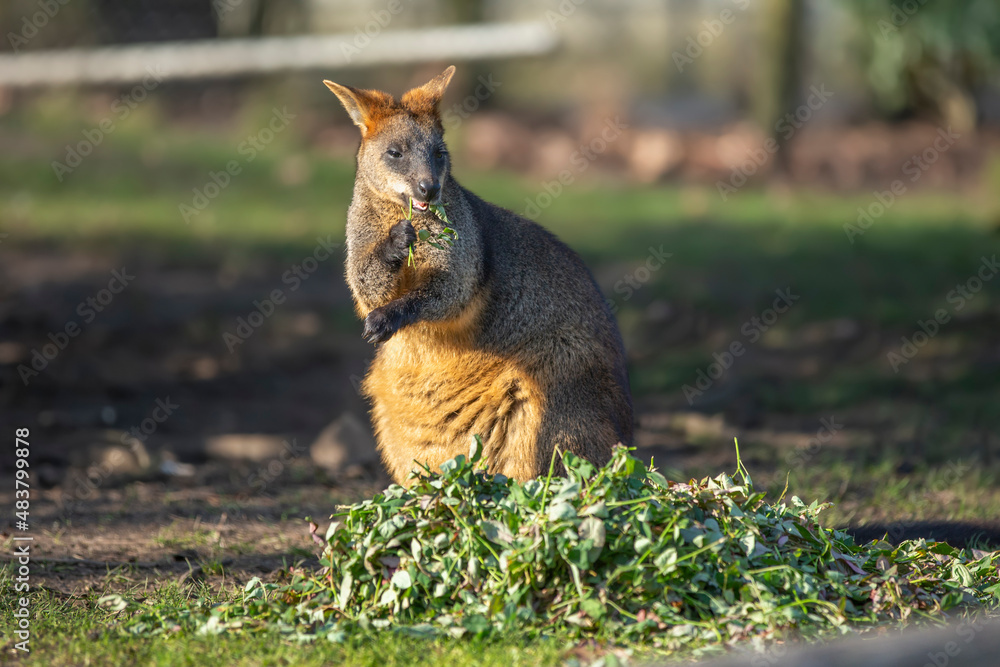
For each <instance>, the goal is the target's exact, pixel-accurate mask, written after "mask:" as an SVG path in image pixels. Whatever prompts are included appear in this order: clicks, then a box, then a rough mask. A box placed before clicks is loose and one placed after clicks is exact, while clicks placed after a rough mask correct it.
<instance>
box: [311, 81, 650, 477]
mask: <svg viewBox="0 0 1000 667" xmlns="http://www.w3.org/2000/svg"><path fill="white" fill-rule="evenodd" d="M453 72H454V68H448V70H446V71H445V72H444V73H443V74H441V75H440V76H438V77H436V78H435V79H433V80H432V81H430V82H429V83H427V84H425V85H424V86H421V87H419V88H415V89H413V90H411V91H409V92H408V93H406V94H405V95H403V97H402V98H401V100H400V101H398V102H397V101H396V100H394V99H393V98H392V97H391V96H389V95H388V94H386V93H382V92H379V91H361V90H357V89H354V88H349V87H347V86H341V85H338V84H334V83H331V82H325V83H326V84H327V86H328V87H330V89H331V90H332V91H333V92H334V93H336V94H337V96H338V97H339V98H340V100H341V102H342V103H343V104H344V107H345V108H346V109H347V111H348V113H349V114H350V115H351V118H352V120H353V121H354V122H355V124H357V125H358V126H359V127H360V128H361V133H362V141H361V146H360V148H359V149H358V159H357V161H358V168H357V178H356V180H355V186H354V197H353V200H352V201H351V206H350V209H349V211H348V219H347V282H348V284H349V286H350V288H351V292H352V294H353V295H354V300H355V305H356V308H357V311H358V314H359V315H360V316H361V317H362V318H365V332H366V335H371V336H373V337H375V338H377V339H380V340H383V341H384V342H381V343H380V344H379V345H378V348H377V352H376V355H375V359H374V361H373V362H372V365H371V368H370V369H369V372H368V375H367V377H366V378H365V381H364V385H363V388H364V392H365V394H366V395H367V396H368V398H369V399H370V401H371V404H372V419H373V423H374V427H375V433H376V437H377V440H378V447H379V450H380V452H381V454H382V458H383V460H384V462H385V464H386V467H387V468H388V470H389V472H390V474H391V475H392V477H393V479H394V480H396V481H397V482H399V483H401V484H406V483H407V480H408V478H409V476H410V472H411V471H412V470H414V469H416V468H418V464H426V465H427V466H429V467H430V468H432V469H434V468H437V467H438V466H440V464H441V463H442V462H444V461H446V460H448V459H450V458H452V457H454V456H456V455H457V454H466V453H468V451H469V447H470V444H471V442H472V440H473V435H474V434H478V435H480V436H481V437H482V439H483V442H484V445H485V447H484V455H485V458H486V461H487V462H488V465H489V468H490V470H492V471H494V472H498V473H502V474H504V475H507V476H508V477H513V478H516V479H519V480H525V479H530V478H532V477H535V476H537V475H539V474H543V473H545V472H547V471H548V468H549V464H550V461H551V460H552V455H553V451H554V449H555V448H556V447H558V448H559V450H561V451H572V452H575V453H576V454H578V455H580V456H582V457H584V458H586V459H588V460H590V461H592V462H594V463H596V464H602V463H604V462H605V461H607V460H608V458H610V456H611V449H612V447H613V446H614V445H615V444H616V443H619V442H620V443H623V444H626V445H627V444H630V443H631V439H632V402H631V397H630V394H629V388H628V376H627V373H626V368H625V354H624V348H623V345H622V340H621V336H620V334H619V333H618V329H617V326H616V325H615V321H614V318H613V316H612V314H611V312H610V311H609V309H608V307H607V305H606V304H605V301H604V299H603V298H602V296H601V293H600V291H599V289H598V288H597V286H596V284H595V282H594V279H593V277H592V276H591V274H590V272H589V271H588V270H587V268H586V266H585V265H584V264H583V262H582V261H581V260H580V258H579V257H578V256H577V255H576V253H574V252H573V251H572V250H570V249H569V247H567V246H566V245H565V244H563V243H562V242H560V241H559V240H558V239H557V238H556V237H555V236H553V235H552V234H551V233H549V232H548V231H546V230H545V229H543V228H542V227H540V226H539V225H537V224H535V223H534V222H532V221H530V220H527V219H525V218H522V217H520V216H517V215H515V214H514V213H512V212H510V211H508V210H506V209H502V208H500V207H498V206H494V205H492V204H489V203H487V202H485V201H483V200H482V199H480V198H479V197H477V196H476V195H474V194H472V193H471V192H469V191H468V190H466V189H465V188H463V187H462V186H460V185H459V184H458V183H457V182H456V181H455V180H454V178H452V177H451V175H450V162H449V159H448V156H447V154H446V153H445V154H444V155H442V154H441V151H440V148H441V147H442V146H443V136H442V135H443V128H442V124H441V119H440V116H439V114H438V103H439V101H440V99H441V96H442V95H443V94H444V91H445V88H446V87H447V85H448V82H449V81H450V79H451V76H452V74H453ZM389 149H393V150H399V151H400V152H401V153H402V156H401V157H399V158H396V157H393V156H392V155H389V154H387V152H386V151H388V150H389ZM421 179H436V180H437V181H439V182H440V184H441V186H442V189H441V201H442V203H443V204H444V205H445V210H446V212H447V215H448V218H449V219H450V222H451V227H452V228H453V229H455V230H456V231H457V232H458V238H457V239H456V240H455V243H454V245H453V246H450V247H449V246H444V247H443V248H442V249H438V248H434V247H432V246H431V245H429V244H428V243H426V242H418V243H416V244H415V246H414V258H415V266H413V267H411V266H409V265H408V262H407V261H405V260H404V259H403V254H402V253H401V250H400V248H401V247H402V246H400V242H399V241H398V239H399V238H401V236H400V234H402V232H403V231H404V230H405V229H406V224H407V223H406V222H405V221H403V222H401V218H403V217H404V210H403V209H404V208H405V207H406V206H407V204H408V201H409V198H410V197H414V198H417V199H419V197H418V192H417V189H416V188H417V183H418V182H420V180H421ZM412 226H413V228H414V229H415V230H420V229H428V230H429V231H430V232H431V233H432V234H437V233H439V232H441V231H442V229H443V227H444V223H443V222H442V221H441V220H440V219H439V218H438V217H437V216H435V215H434V213H433V212H430V211H428V212H418V211H416V210H414V211H413V220H412ZM394 228H395V231H393V229H394ZM394 238H395V239H397V240H395V241H394V240H393V239H394ZM557 469H559V468H558V467H557Z"/></svg>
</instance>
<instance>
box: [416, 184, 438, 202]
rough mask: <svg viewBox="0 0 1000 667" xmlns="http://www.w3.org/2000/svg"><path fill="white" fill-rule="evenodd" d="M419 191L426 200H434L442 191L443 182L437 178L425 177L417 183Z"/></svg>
mask: <svg viewBox="0 0 1000 667" xmlns="http://www.w3.org/2000/svg"><path fill="white" fill-rule="evenodd" d="M417 192H419V193H420V196H421V198H422V199H423V200H424V201H427V202H429V201H432V200H433V199H435V198H436V197H437V196H438V193H440V192H441V184H440V183H438V182H437V181H436V180H430V179H423V180H421V181H420V182H419V183H417Z"/></svg>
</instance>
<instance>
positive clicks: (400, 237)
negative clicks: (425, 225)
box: [386, 218, 417, 263]
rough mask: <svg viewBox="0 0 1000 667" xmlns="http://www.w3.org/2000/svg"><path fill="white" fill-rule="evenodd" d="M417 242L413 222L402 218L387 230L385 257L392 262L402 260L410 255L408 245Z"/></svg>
mask: <svg viewBox="0 0 1000 667" xmlns="http://www.w3.org/2000/svg"><path fill="white" fill-rule="evenodd" d="M416 242H417V232H416V230H415V229H413V223H411V222H410V221H409V220H407V219H406V218H403V219H402V220H400V221H399V222H397V223H396V224H395V225H393V226H392V229H390V230H389V242H388V243H387V244H386V259H387V260H389V261H390V262H392V263H399V262H402V261H403V260H404V259H406V258H407V257H409V255H410V246H411V245H413V244H414V243H416Z"/></svg>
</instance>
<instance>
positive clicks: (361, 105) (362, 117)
mask: <svg viewBox="0 0 1000 667" xmlns="http://www.w3.org/2000/svg"><path fill="white" fill-rule="evenodd" d="M323 83H325V84H326V87H327V88H329V89H330V90H332V91H333V94H334V95H336V96H337V97H338V98H339V99H340V103H341V104H343V105H344V108H345V109H346V110H347V113H348V115H350V117H351V120H352V121H354V124H355V125H357V126H358V127H359V128H361V136H367V135H368V134H369V133H370V132H371V131H372V130H373V129H374V126H375V123H376V122H377V121H378V120H379V119H380V118H381V117H382V116H383V115H385V113H384V112H386V111H387V110H388V109H389V108H391V107H392V96H390V95H389V94H388V93H383V92H381V91H378V90H360V89H358V88H351V87H350V86H343V85H341V84H339V83H334V82H333V81H327V80H325V79H324V80H323Z"/></svg>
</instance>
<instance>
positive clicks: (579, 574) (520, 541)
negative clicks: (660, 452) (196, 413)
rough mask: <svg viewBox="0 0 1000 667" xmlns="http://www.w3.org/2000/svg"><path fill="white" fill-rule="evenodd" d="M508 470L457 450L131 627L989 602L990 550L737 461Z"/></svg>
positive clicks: (849, 613)
mask: <svg viewBox="0 0 1000 667" xmlns="http://www.w3.org/2000/svg"><path fill="white" fill-rule="evenodd" d="M562 462H563V465H564V467H565V470H566V476H565V477H558V476H554V475H552V474H551V473H550V474H549V476H547V477H545V478H542V479H536V480H531V481H528V482H524V483H519V482H516V481H513V480H509V479H506V478H504V477H502V476H500V475H492V474H489V473H485V472H484V471H483V470H482V469H481V468H480V467H479V459H478V453H477V454H476V455H474V456H472V457H471V460H467V459H466V458H465V457H462V456H459V457H457V458H456V459H454V460H451V461H448V462H447V463H445V464H444V465H443V466H442V471H441V473H440V474H437V473H430V472H428V473H426V474H423V475H421V476H420V477H419V478H418V479H417V480H416V481H415V482H414V483H413V485H412V486H411V487H410V488H409V489H406V488H403V487H400V486H395V485H394V486H390V487H389V488H388V489H387V490H386V491H385V492H384V493H382V494H380V495H378V496H376V497H375V498H373V499H371V500H365V501H364V502H361V503H358V504H356V505H352V506H349V507H344V508H343V509H342V511H340V512H338V513H337V514H335V515H334V516H333V519H334V521H333V523H331V524H330V527H329V530H328V531H327V533H326V540H325V547H324V551H323V555H322V558H321V561H320V562H321V565H322V568H321V570H320V571H319V572H303V571H300V572H298V573H297V574H295V576H294V577H293V578H292V579H291V581H290V583H286V584H264V583H262V582H260V581H259V580H257V579H254V580H253V581H251V582H250V584H248V585H247V586H246V588H245V589H244V590H243V591H242V592H241V593H239V594H238V595H237V596H236V597H235V598H234V599H233V600H232V601H230V602H228V603H226V604H224V605H216V606H214V607H209V606H207V605H203V606H202V607H201V608H198V606H197V605H194V606H192V607H190V608H186V609H183V610H180V611H179V613H176V614H170V613H166V614H165V613H163V612H162V611H160V612H157V614H155V615H154V614H150V613H149V612H148V611H146V612H144V611H143V610H142V609H141V608H135V607H133V609H132V612H133V613H131V614H130V618H129V620H128V622H127V623H126V628H127V629H128V630H129V631H131V632H136V633H139V634H149V633H153V634H159V633H162V632H169V631H171V630H185V629H187V630H194V631H197V632H202V633H213V632H224V631H232V630H235V629H237V628H243V629H254V628H272V629H273V628H275V627H277V628H279V629H281V630H283V631H284V632H286V633H289V634H291V635H294V636H296V637H298V638H301V639H310V638H314V637H320V636H322V637H326V638H328V639H332V640H342V639H343V638H345V637H346V636H348V635H349V634H350V633H351V632H352V631H354V630H356V629H370V628H393V629H396V630H402V631H405V632H409V633H414V634H421V635H424V634H426V635H452V636H455V637H459V636H463V635H466V636H467V635H483V634H489V633H492V632H496V631H516V632H528V633H531V634H534V635H539V634H559V635H569V636H572V637H577V638H579V637H593V638H597V639H602V640H610V641H615V642H622V641H632V642H641V643H652V644H654V645H658V646H665V647H671V648H684V647H688V648H690V647H696V646H703V645H706V644H718V643H727V644H728V643H732V642H735V641H738V640H743V639H750V638H761V639H767V638H773V637H779V636H787V634H789V633H795V634H797V635H807V636H815V635H821V634H829V633H838V632H846V631H848V629H849V628H851V627H854V626H857V625H859V624H860V625H864V626H870V625H872V624H900V623H904V622H907V621H911V620H914V619H916V618H928V617H942V616H943V614H942V612H945V611H947V610H952V609H955V610H958V609H961V610H969V609H980V608H982V607H984V606H985V607H993V606H995V605H996V604H997V602H998V600H1000V583H998V582H1000V578H998V563H1000V552H996V553H984V552H973V551H971V550H964V551H960V550H957V549H954V548H952V547H950V546H948V545H946V544H940V543H925V542H924V541H915V542H908V543H904V544H902V545H900V546H899V547H893V546H892V545H890V544H888V543H885V542H872V543H869V544H867V545H864V546H858V545H856V544H855V543H854V542H853V540H852V539H851V538H850V537H849V536H848V535H846V534H845V533H843V532H839V531H833V530H829V529H826V528H823V527H821V526H820V524H819V523H818V521H817V515H818V513H819V512H820V510H822V509H823V507H824V505H818V504H816V503H813V504H812V505H808V506H807V505H805V504H803V503H802V502H801V501H799V500H798V499H797V498H792V500H791V503H790V504H784V503H782V502H780V501H779V503H778V504H775V505H770V504H767V503H766V502H765V501H764V494H763V493H760V492H756V491H754V489H753V486H752V482H751V480H750V477H749V475H748V474H746V471H745V469H743V468H742V466H741V467H740V470H739V473H738V475H739V476H740V477H741V478H742V479H741V481H740V482H737V481H736V480H734V479H733V478H731V477H730V476H728V475H720V476H719V477H716V478H714V479H704V480H702V481H700V482H694V481H692V482H690V483H687V484H682V483H674V482H669V481H667V480H666V479H665V478H664V477H663V476H662V475H661V474H660V473H658V472H656V471H655V470H654V469H647V468H646V467H645V466H644V465H643V464H642V463H641V462H640V461H638V460H636V459H634V458H632V457H631V456H629V454H628V451H627V450H625V449H623V448H619V449H618V450H616V452H615V454H614V456H613V458H612V460H611V461H610V462H609V463H608V464H607V465H606V466H604V467H602V468H600V469H596V468H595V467H594V466H593V465H591V464H590V463H588V462H586V461H584V460H582V459H580V458H578V457H576V456H574V455H572V454H569V453H567V454H564V455H563V457H562Z"/></svg>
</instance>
